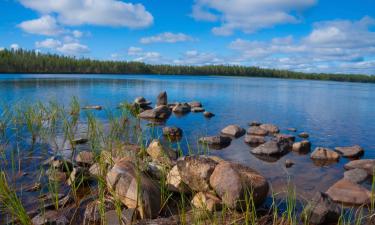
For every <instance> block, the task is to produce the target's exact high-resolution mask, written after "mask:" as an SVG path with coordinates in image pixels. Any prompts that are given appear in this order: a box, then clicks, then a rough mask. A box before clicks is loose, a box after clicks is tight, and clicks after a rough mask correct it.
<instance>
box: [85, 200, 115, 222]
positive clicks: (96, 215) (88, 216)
mask: <svg viewBox="0 0 375 225" xmlns="http://www.w3.org/2000/svg"><path fill="white" fill-rule="evenodd" d="M100 207H104V210H105V211H109V210H114V209H115V206H114V204H113V203H111V202H109V201H107V199H105V202H104V203H103V204H102V206H101V205H100V201H99V200H95V201H92V202H90V203H88V204H87V206H86V209H85V212H84V217H83V218H84V219H83V221H84V224H92V223H94V224H97V223H100V219H101V216H100V211H99V210H100Z"/></svg>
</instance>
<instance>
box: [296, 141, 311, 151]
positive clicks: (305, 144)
mask: <svg viewBox="0 0 375 225" xmlns="http://www.w3.org/2000/svg"><path fill="white" fill-rule="evenodd" d="M310 149H311V143H310V141H308V140H303V141H300V142H296V143H293V146H292V151H294V152H299V153H307V152H310Z"/></svg>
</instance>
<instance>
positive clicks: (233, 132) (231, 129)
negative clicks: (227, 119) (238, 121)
mask: <svg viewBox="0 0 375 225" xmlns="http://www.w3.org/2000/svg"><path fill="white" fill-rule="evenodd" d="M245 133H246V131H245V129H243V128H241V127H240V126H237V125H229V126H227V127H225V128H224V129H222V130H221V134H222V135H225V136H231V137H235V138H239V137H241V136H243V135H244V134H245Z"/></svg>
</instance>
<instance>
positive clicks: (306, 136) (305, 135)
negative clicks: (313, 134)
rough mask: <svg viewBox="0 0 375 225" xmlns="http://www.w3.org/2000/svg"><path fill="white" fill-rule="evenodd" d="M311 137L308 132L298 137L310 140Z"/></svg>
mask: <svg viewBox="0 0 375 225" xmlns="http://www.w3.org/2000/svg"><path fill="white" fill-rule="evenodd" d="M309 136H310V135H309V134H308V133H307V132H302V133H300V134H298V137H300V138H308V137H309Z"/></svg>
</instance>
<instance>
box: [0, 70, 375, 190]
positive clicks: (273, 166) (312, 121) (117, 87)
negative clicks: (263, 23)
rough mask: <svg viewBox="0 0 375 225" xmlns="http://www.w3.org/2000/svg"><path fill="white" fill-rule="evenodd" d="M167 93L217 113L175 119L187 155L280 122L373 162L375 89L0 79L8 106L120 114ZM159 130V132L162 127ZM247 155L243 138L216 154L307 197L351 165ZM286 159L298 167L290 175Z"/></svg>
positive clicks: (316, 142)
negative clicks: (231, 133) (201, 145)
mask: <svg viewBox="0 0 375 225" xmlns="http://www.w3.org/2000/svg"><path fill="white" fill-rule="evenodd" d="M163 90H165V91H167V93H168V98H169V101H170V102H174V101H180V102H183V101H187V102H188V101H192V100H198V101H201V102H202V103H203V105H204V108H206V109H207V110H209V111H211V112H214V113H215V114H216V116H215V117H214V118H212V119H205V118H204V117H203V115H202V114H199V113H198V114H196V113H190V114H188V115H186V116H183V117H176V116H173V115H172V116H171V118H170V119H169V120H168V121H167V125H175V126H178V127H180V128H182V129H183V130H184V138H186V139H184V140H183V142H184V144H183V146H184V147H185V151H186V143H187V142H188V143H189V144H190V145H191V146H192V147H193V148H196V142H197V139H198V137H201V136H203V135H215V134H218V133H219V132H220V130H221V129H222V128H224V127H225V126H227V125H229V124H238V125H240V126H242V127H244V128H247V127H248V125H247V124H248V122H249V121H252V120H258V121H261V122H268V123H274V124H277V125H278V126H279V127H280V128H281V131H282V132H284V133H288V132H287V130H286V129H287V128H289V127H294V128H297V129H298V132H302V131H306V132H308V133H309V134H310V140H311V142H312V144H313V148H314V147H316V146H324V147H331V148H334V147H335V146H345V145H354V144H359V145H361V146H362V147H363V148H364V149H365V155H364V158H375V135H374V128H375V85H373V84H357V83H339V82H326V81H306V80H282V79H264V78H239V77H216V76H152V75H0V97H1V101H2V102H7V103H12V102H17V101H28V102H36V101H39V100H40V101H43V102H45V101H49V100H57V101H59V102H61V103H64V104H69V102H70V100H71V97H72V96H77V97H78V98H79V100H80V102H81V104H82V105H85V104H90V105H91V104H93V105H102V106H104V107H106V108H111V109H114V108H115V107H116V106H117V105H118V104H119V103H120V102H124V101H132V100H133V99H134V98H136V97H137V96H144V97H146V98H147V99H149V100H151V101H153V102H155V100H156V99H155V98H156V96H157V94H158V93H159V92H160V91H163ZM103 114H104V112H98V115H99V116H104V115H103ZM158 129H159V130H158V131H159V134H160V130H161V127H159V128H158ZM249 150H250V147H249V146H248V145H246V144H245V143H244V142H243V137H242V138H239V139H237V140H235V141H233V142H232V144H231V145H230V146H229V147H227V148H225V149H223V150H220V151H214V150H212V151H211V154H215V155H219V156H221V157H223V158H225V159H230V160H234V161H238V162H241V163H243V164H246V165H248V166H250V167H253V168H255V169H257V170H259V171H260V172H261V173H262V174H263V175H265V176H266V177H267V178H268V179H269V180H270V181H271V183H272V184H273V187H274V189H275V190H280V189H281V188H283V187H285V184H286V182H287V180H288V179H287V178H288V177H290V179H291V180H292V181H293V182H294V183H295V184H296V186H297V188H298V191H299V193H302V194H304V193H306V194H308V195H310V194H312V193H313V191H316V190H321V191H325V190H326V189H327V188H328V187H329V186H330V185H331V184H333V183H334V182H335V181H337V180H338V179H340V178H341V177H342V176H343V175H342V174H343V172H344V170H343V165H344V164H345V163H346V162H347V161H348V160H347V159H341V160H340V163H337V164H333V165H329V166H324V167H321V166H316V165H314V163H313V162H312V161H311V160H310V159H309V155H298V154H296V153H293V152H290V153H289V154H287V155H285V156H284V157H282V158H281V159H280V160H278V161H276V162H266V161H262V160H260V159H258V158H256V157H255V156H254V155H252V154H251V153H250V151H249ZM286 159H291V160H293V161H294V162H295V163H296V164H295V165H294V166H293V167H292V168H289V169H285V167H284V162H285V160H286Z"/></svg>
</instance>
